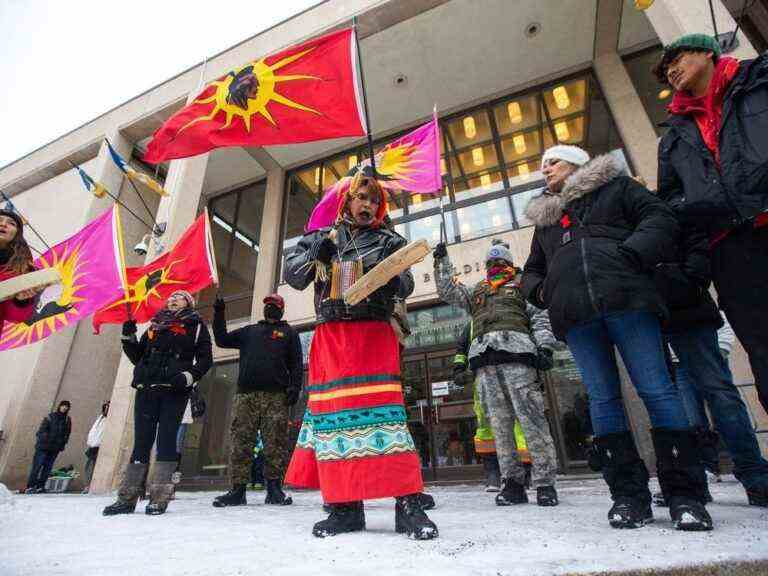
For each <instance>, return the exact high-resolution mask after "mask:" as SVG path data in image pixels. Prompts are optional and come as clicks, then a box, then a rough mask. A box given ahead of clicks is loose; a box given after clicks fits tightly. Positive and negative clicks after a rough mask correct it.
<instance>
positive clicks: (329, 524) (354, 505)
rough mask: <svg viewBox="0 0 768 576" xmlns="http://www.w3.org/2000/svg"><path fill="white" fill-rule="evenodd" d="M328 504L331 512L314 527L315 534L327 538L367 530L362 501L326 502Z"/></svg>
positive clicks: (313, 532)
mask: <svg viewBox="0 0 768 576" xmlns="http://www.w3.org/2000/svg"><path fill="white" fill-rule="evenodd" d="M326 506H328V507H330V509H331V513H330V514H329V516H328V518H326V519H325V520H321V521H320V522H318V523H317V524H315V526H314V527H313V528H312V534H313V535H314V536H317V537H318V538H325V537H327V536H336V534H343V533H345V532H360V531H362V530H365V513H364V511H363V503H362V502H345V503H343V504H326Z"/></svg>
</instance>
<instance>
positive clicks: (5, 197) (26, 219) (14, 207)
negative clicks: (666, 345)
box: [0, 192, 51, 252]
mask: <svg viewBox="0 0 768 576" xmlns="http://www.w3.org/2000/svg"><path fill="white" fill-rule="evenodd" d="M0 194H2V195H3V199H4V200H5V201H6V202H8V204H9V205H10V206H12V207H13V210H14V212H16V213H17V214H18V215H19V216H21V219H22V220H23V221H24V222H25V223H26V225H27V226H28V227H29V229H30V230H32V232H34V233H35V236H37V237H38V238H39V239H40V242H42V243H43V246H45V247H46V248H47V249H48V251H49V252H50V250H51V247H50V246H49V245H48V242H46V241H45V238H43V237H42V236H41V235H40V232H38V231H37V230H35V227H34V226H32V223H31V222H30V221H29V219H28V218H26V217H25V216H24V214H22V213H21V212H19V210H18V208H16V206H15V205H14V203H13V202H11V199H10V198H8V196H6V195H5V192H0Z"/></svg>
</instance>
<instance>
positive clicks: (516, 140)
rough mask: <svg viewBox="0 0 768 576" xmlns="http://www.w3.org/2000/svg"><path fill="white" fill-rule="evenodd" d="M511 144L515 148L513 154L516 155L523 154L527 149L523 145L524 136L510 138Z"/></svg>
mask: <svg viewBox="0 0 768 576" xmlns="http://www.w3.org/2000/svg"><path fill="white" fill-rule="evenodd" d="M512 144H514V146H515V152H517V153H518V154H524V153H525V151H526V150H527V149H528V147H527V146H526V145H525V136H524V135H522V134H518V135H517V136H515V137H513V138H512Z"/></svg>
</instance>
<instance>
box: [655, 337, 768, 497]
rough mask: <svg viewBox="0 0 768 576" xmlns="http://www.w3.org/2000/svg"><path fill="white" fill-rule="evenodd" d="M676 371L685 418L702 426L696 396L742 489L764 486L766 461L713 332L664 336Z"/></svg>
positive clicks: (704, 421) (767, 479) (702, 421)
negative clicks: (684, 375) (680, 373)
mask: <svg viewBox="0 0 768 576" xmlns="http://www.w3.org/2000/svg"><path fill="white" fill-rule="evenodd" d="M667 338H668V340H669V343H670V345H671V346H672V350H674V351H675V354H676V355H677V357H678V359H679V361H680V367H681V368H682V369H683V370H684V371H685V373H687V375H688V378H683V379H678V381H677V386H678V388H680V392H681V394H682V395H683V397H684V398H686V399H689V400H687V401H686V402H684V404H685V405H686V411H688V412H689V418H691V421H692V423H695V424H696V425H706V422H707V421H706V415H705V416H704V418H705V419H704V420H702V419H701V416H700V409H698V408H697V407H696V406H697V404H698V400H696V397H697V396H700V397H702V398H703V400H704V401H706V403H707V405H708V406H709V411H710V412H711V414H712V419H713V420H714V422H715V429H716V430H717V431H718V432H719V433H720V435H721V436H722V438H723V442H725V446H726V448H728V452H729V453H730V454H731V458H732V459H733V463H734V470H733V474H734V476H736V478H737V479H738V480H739V481H740V482H741V483H742V484H743V485H744V486H745V487H746V488H750V487H751V486H752V485H756V484H763V483H766V482H768V461H766V460H765V458H763V457H762V455H761V452H760V446H759V445H758V443H757V438H756V437H755V431H754V428H753V427H752V423H751V422H750V420H749V416H748V414H747V408H746V406H745V405H744V401H743V400H742V399H741V394H739V391H738V389H737V388H736V386H735V385H734V384H733V376H732V375H731V371H730V369H729V368H728V363H727V362H726V360H725V358H723V355H722V354H721V353H720V349H719V348H718V345H717V331H716V330H715V329H714V328H697V329H694V330H689V331H687V332H683V333H680V334H670V335H668V336H667Z"/></svg>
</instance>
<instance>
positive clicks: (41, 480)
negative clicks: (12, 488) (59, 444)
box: [27, 450, 59, 488]
mask: <svg viewBox="0 0 768 576" xmlns="http://www.w3.org/2000/svg"><path fill="white" fill-rule="evenodd" d="M58 455H59V453H58V452H48V451H47V450H35V457H34V459H33V460H32V470H30V471H29V478H28V479H27V488H45V482H46V480H48V476H50V475H51V470H53V463H54V462H55V461H56V456H58Z"/></svg>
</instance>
